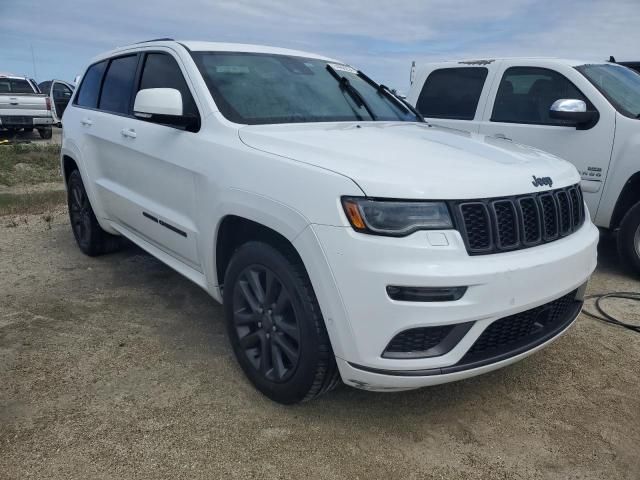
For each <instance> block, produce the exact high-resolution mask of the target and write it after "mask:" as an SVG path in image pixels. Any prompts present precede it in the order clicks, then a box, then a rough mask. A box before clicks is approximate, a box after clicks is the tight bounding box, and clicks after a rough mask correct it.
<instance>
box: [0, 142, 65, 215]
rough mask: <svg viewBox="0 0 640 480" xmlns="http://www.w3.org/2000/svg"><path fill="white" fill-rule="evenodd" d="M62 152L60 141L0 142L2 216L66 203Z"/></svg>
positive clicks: (33, 212) (0, 200) (0, 211)
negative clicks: (52, 143) (58, 142)
mask: <svg viewBox="0 0 640 480" xmlns="http://www.w3.org/2000/svg"><path fill="white" fill-rule="evenodd" d="M59 156H60V146H59V145H20V144H18V145H10V146H0V216H5V215H15V214H40V213H45V212H47V211H49V210H50V209H51V208H53V207H55V206H57V205H60V204H61V203H64V201H65V193H64V190H62V189H60V186H61V183H62V178H61V177H60V173H59ZM44 184H46V185H44ZM43 187H44V188H43ZM3 190H4V191H3Z"/></svg>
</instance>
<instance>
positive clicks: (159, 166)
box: [99, 52, 202, 271]
mask: <svg viewBox="0 0 640 480" xmlns="http://www.w3.org/2000/svg"><path fill="white" fill-rule="evenodd" d="M114 61H115V60H114ZM139 61H140V66H139V67H138V68H137V70H138V71H139V72H140V73H139V74H138V75H137V77H136V79H134V80H132V81H133V88H132V90H131V101H128V100H127V111H126V114H121V115H114V114H104V115H105V117H108V118H104V127H105V128H106V130H105V132H104V135H105V138H104V149H103V152H102V154H101V160H100V162H101V166H100V167H101V170H102V173H103V178H102V179H101V180H100V181H99V182H100V186H101V190H102V192H103V195H104V197H105V200H106V203H107V204H108V209H109V212H110V214H111V216H112V217H113V221H115V222H116V223H118V224H120V225H121V226H123V227H125V228H127V229H128V230H130V231H132V232H133V233H134V234H136V235H138V236H140V237H141V238H143V239H144V240H146V241H148V242H150V243H151V244H153V245H154V246H156V247H157V248H160V249H162V250H163V251H165V252H166V253H168V254H169V255H171V256H173V257H175V258H177V259H178V260H180V261H182V262H183V263H185V264H187V265H189V266H190V267H192V268H194V269H196V270H199V271H202V266H201V265H199V263H198V261H199V260H198V259H199V256H198V251H197V243H198V242H197V237H198V230H197V227H196V223H195V215H196V192H195V184H196V181H195V173H194V168H195V167H194V158H195V156H194V155H190V154H189V151H191V150H192V149H194V148H196V145H197V143H198V136H197V135H196V134H195V133H194V132H190V131H186V130H182V129H179V128H175V127H171V126H168V125H162V124H157V123H152V122H150V121H148V120H145V119H139V118H136V117H134V115H133V110H132V108H133V104H134V99H135V95H136V93H137V91H139V90H141V89H147V88H175V89H177V90H179V91H180V92H181V94H182V99H183V113H187V114H189V113H191V114H195V115H198V109H197V107H196V105H195V102H194V100H193V96H192V95H191V92H190V90H189V87H188V85H187V83H186V81H185V78H184V76H183V74H182V71H181V69H180V67H179V65H178V63H177V61H176V59H175V58H174V57H173V56H172V55H170V54H169V53H164V52H150V53H146V54H141V55H140V60H139ZM112 62H113V61H112ZM131 68H133V67H131ZM110 70H111V67H110V68H109V70H107V73H106V76H105V80H104V83H103V90H102V97H101V100H100V106H99V109H100V110H102V109H103V108H106V109H109V108H108V107H109V104H110V100H109V95H110V91H111V84H110V76H109V71H110ZM111 108H114V107H111ZM115 108H119V107H118V106H117V105H116V106H115Z"/></svg>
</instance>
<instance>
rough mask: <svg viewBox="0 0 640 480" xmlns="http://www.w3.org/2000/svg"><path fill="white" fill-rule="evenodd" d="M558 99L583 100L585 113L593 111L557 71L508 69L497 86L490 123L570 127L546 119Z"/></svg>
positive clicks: (576, 90)
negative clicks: (585, 106) (586, 110)
mask: <svg viewBox="0 0 640 480" xmlns="http://www.w3.org/2000/svg"><path fill="white" fill-rule="evenodd" d="M560 99H576V100H583V101H584V102H585V103H586V104H587V109H588V110H593V109H594V107H593V105H592V104H591V103H590V102H589V100H588V99H587V98H586V97H585V96H584V95H583V94H582V92H581V91H580V90H578V88H577V87H576V86H575V85H574V84H573V83H571V82H570V81H569V80H568V79H567V78H566V77H565V76H563V75H561V74H559V73H558V72H555V71H553V70H549V69H546V68H538V67H511V68H508V69H507V70H506V71H505V72H504V75H503V76H502V80H501V81H500V85H499V86H498V93H497V94H496V101H495V104H494V106H493V113H492V115H491V121H492V122H506V123H528V124H536V125H564V124H565V123H569V124H571V122H565V123H563V121H561V120H558V119H555V118H551V117H550V116H549V109H550V108H551V105H552V104H553V102H555V101H556V100H560ZM571 125H573V124H571Z"/></svg>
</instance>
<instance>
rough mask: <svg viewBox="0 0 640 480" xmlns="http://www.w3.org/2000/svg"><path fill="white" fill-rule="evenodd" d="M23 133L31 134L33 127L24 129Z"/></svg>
mask: <svg viewBox="0 0 640 480" xmlns="http://www.w3.org/2000/svg"><path fill="white" fill-rule="evenodd" d="M22 130H23V131H24V132H25V133H31V132H33V127H25V128H23V129H22Z"/></svg>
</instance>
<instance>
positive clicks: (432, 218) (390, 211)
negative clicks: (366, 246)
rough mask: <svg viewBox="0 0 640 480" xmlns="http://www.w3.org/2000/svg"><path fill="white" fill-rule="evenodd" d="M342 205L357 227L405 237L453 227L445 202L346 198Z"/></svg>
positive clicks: (369, 231) (355, 227) (363, 230)
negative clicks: (425, 231) (419, 232)
mask: <svg viewBox="0 0 640 480" xmlns="http://www.w3.org/2000/svg"><path fill="white" fill-rule="evenodd" d="M342 207H343V208H344V212H345V214H346V215H347V218H348V219H349V222H350V223H351V226H352V227H353V228H354V230H356V231H358V232H362V233H371V234H376V235H389V236H393V237H404V236H406V235H409V234H410V233H413V232H415V231H416V230H434V229H448V228H453V222H452V221H451V216H450V215H449V209H448V208H447V205H446V204H445V203H444V202H421V201H415V202H407V201H396V200H370V199H368V198H359V197H342Z"/></svg>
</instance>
